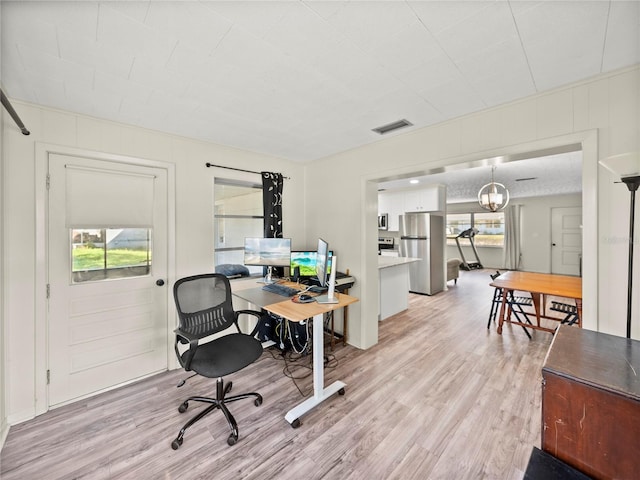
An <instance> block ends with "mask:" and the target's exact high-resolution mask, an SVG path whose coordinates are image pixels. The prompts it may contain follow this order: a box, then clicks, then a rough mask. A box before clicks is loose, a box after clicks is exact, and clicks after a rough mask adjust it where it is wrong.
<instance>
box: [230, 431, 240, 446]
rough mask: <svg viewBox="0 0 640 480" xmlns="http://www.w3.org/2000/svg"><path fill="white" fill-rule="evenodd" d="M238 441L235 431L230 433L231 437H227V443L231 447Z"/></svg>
mask: <svg viewBox="0 0 640 480" xmlns="http://www.w3.org/2000/svg"><path fill="white" fill-rule="evenodd" d="M237 442H238V437H237V436H236V435H234V434H233V433H232V434H231V435H229V438H227V444H228V445H229V446H230V447H233V446H234V445H235V444H236V443H237Z"/></svg>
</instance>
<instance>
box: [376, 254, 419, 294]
mask: <svg viewBox="0 0 640 480" xmlns="http://www.w3.org/2000/svg"><path fill="white" fill-rule="evenodd" d="M420 260H421V259H420V258H413V257H386V256H384V255H378V269H381V268H388V267H397V266H398V265H407V264H409V263H413V262H418V261H420ZM407 291H409V289H407Z"/></svg>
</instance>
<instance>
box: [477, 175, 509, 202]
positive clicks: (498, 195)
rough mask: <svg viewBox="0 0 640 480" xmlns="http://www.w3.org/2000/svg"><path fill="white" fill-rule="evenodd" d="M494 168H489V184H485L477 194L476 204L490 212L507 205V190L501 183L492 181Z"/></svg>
mask: <svg viewBox="0 0 640 480" xmlns="http://www.w3.org/2000/svg"><path fill="white" fill-rule="evenodd" d="M495 168H496V167H491V183H487V184H486V185H485V186H484V187H482V188H481V189H480V191H479V192H478V203H479V204H480V206H481V207H482V208H484V209H485V210H489V211H490V212H497V211H498V210H502V209H503V208H504V207H506V206H507V204H508V203H509V190H507V189H506V187H505V186H504V185H502V184H501V183H496V182H494V181H493V171H494V170H495Z"/></svg>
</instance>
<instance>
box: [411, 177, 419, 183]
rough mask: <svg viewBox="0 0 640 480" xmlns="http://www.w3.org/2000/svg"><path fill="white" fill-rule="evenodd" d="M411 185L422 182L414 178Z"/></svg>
mask: <svg viewBox="0 0 640 480" xmlns="http://www.w3.org/2000/svg"><path fill="white" fill-rule="evenodd" d="M409 183H420V180H417V179H415V178H412V179H411V180H409Z"/></svg>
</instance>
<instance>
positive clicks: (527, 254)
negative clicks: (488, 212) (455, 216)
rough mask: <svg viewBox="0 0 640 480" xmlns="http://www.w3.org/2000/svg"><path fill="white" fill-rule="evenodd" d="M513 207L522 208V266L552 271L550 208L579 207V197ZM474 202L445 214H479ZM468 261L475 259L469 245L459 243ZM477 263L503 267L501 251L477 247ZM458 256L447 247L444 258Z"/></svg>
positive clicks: (536, 199)
mask: <svg viewBox="0 0 640 480" xmlns="http://www.w3.org/2000/svg"><path fill="white" fill-rule="evenodd" d="M511 204H513V205H522V219H521V221H522V265H521V268H520V269H521V270H524V271H527V272H541V273H550V272H551V209H552V208H554V207H580V206H582V195H581V194H573V195H549V196H545V197H528V198H515V199H512V200H511ZM481 211H482V209H480V207H478V204H477V203H459V204H454V205H448V206H447V212H448V213H466V212H481ZM461 246H462V251H463V253H464V256H465V258H466V259H467V261H472V260H475V257H474V256H473V251H472V250H471V247H470V246H469V242H464V241H461ZM476 248H477V250H478V255H479V256H480V261H481V263H482V265H483V266H484V267H485V268H492V269H493V268H495V269H502V268H504V259H503V255H504V248H496V247H478V246H476ZM455 257H458V258H459V257H460V253H459V252H458V248H457V247H455V246H447V258H455Z"/></svg>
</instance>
